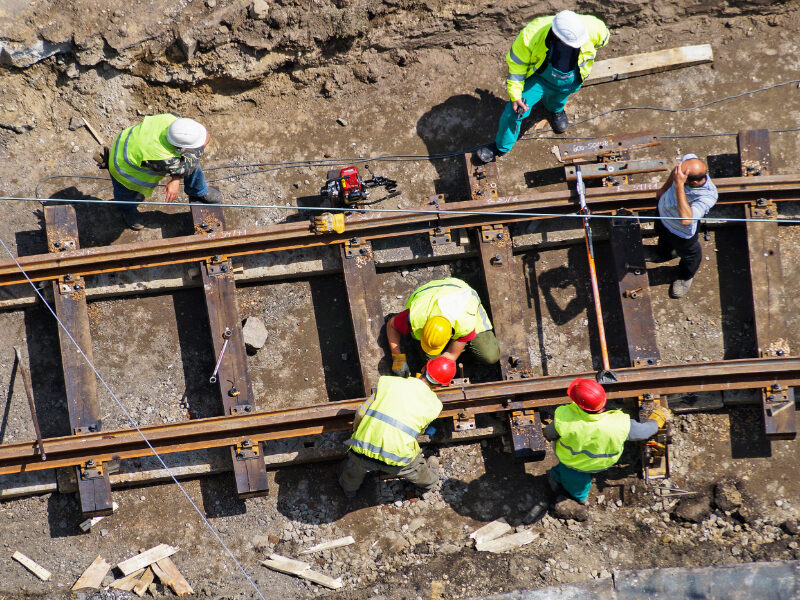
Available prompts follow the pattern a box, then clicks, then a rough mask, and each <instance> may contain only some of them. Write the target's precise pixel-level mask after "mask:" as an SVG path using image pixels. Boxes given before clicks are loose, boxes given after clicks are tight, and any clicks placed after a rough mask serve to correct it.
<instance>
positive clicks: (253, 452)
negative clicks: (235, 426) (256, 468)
mask: <svg viewBox="0 0 800 600" xmlns="http://www.w3.org/2000/svg"><path fill="white" fill-rule="evenodd" d="M259 456H261V448H260V447H259V445H258V443H255V444H254V443H253V442H251V441H250V440H244V441H243V442H239V443H238V444H236V458H237V460H250V459H253V458H258V457H259Z"/></svg>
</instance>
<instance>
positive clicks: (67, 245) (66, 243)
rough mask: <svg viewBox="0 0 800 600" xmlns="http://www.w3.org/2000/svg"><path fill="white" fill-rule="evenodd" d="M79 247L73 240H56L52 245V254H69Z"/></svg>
mask: <svg viewBox="0 0 800 600" xmlns="http://www.w3.org/2000/svg"><path fill="white" fill-rule="evenodd" d="M75 248H77V245H76V243H75V240H73V239H72V238H63V239H60V240H55V241H53V242H52V243H51V244H50V248H49V250H50V252H68V251H70V250H75Z"/></svg>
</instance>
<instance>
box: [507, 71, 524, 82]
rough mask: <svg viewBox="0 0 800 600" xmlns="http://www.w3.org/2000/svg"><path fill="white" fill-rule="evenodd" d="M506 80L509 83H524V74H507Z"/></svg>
mask: <svg viewBox="0 0 800 600" xmlns="http://www.w3.org/2000/svg"><path fill="white" fill-rule="evenodd" d="M508 80H509V81H525V75H524V74H521V75H515V74H513V73H509V74H508Z"/></svg>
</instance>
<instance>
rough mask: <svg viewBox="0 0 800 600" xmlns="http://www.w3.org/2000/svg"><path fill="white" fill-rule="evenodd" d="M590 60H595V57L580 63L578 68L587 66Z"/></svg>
mask: <svg viewBox="0 0 800 600" xmlns="http://www.w3.org/2000/svg"><path fill="white" fill-rule="evenodd" d="M590 62H594V59H593V58H589V59H587V60H585V61H583V62H582V63H580V64H579V65H578V68H579V69H582V68H583V67H585V66H586V65H588V64H589V63H590Z"/></svg>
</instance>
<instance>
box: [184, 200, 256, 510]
mask: <svg viewBox="0 0 800 600" xmlns="http://www.w3.org/2000/svg"><path fill="white" fill-rule="evenodd" d="M192 218H193V219H194V223H195V227H196V229H197V231H198V232H206V233H211V232H212V231H221V230H223V229H224V228H225V219H224V216H223V209H222V207H221V206H193V207H192ZM200 273H201V276H202V279H203V291H204V293H205V300H206V308H207V310H208V321H209V325H210V329H211V340H212V345H213V349H214V359H215V360H214V362H216V359H217V357H219V354H220V352H221V351H222V346H223V345H224V343H225V338H224V337H223V333H224V332H225V331H226V330H230V332H231V335H230V338H228V346H227V348H226V351H225V354H224V356H223V357H222V362H221V364H220V368H219V373H218V374H217V385H218V387H219V393H220V397H221V399H222V405H223V410H224V414H226V415H230V414H241V413H244V412H251V411H252V412H255V410H256V404H255V395H254V394H253V383H252V381H251V380H250V372H249V370H248V368H247V351H246V349H245V345H244V338H243V336H242V320H241V318H240V317H239V308H238V306H237V304H236V283H235V281H234V279H233V266H232V264H231V262H230V260H228V259H227V258H226V257H224V256H220V257H219V260H218V261H215V262H214V263H207V262H202V263H200ZM209 375H210V374H209ZM243 441H245V440H243ZM261 456H262V453H261V447H260V445H259V444H257V443H256V444H251V445H250V446H249V448H247V449H242V448H240V449H239V450H237V448H236V447H235V446H232V447H231V460H232V461H233V473H234V478H235V480H236V491H237V493H238V494H239V497H240V498H249V497H253V496H261V495H264V494H266V493H267V491H268V489H269V484H268V482H267V470H266V467H265V466H264V461H263V460H261V459H260V458H261Z"/></svg>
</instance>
